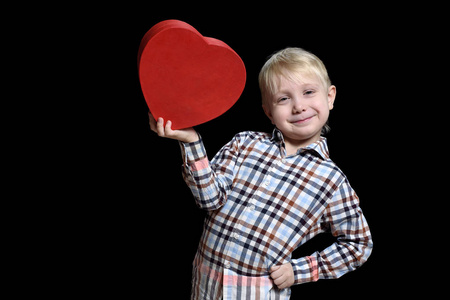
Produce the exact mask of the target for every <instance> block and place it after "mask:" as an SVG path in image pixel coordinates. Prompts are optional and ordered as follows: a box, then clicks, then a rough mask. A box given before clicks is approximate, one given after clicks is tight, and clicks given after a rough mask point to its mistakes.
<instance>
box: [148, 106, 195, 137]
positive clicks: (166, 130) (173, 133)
mask: <svg viewBox="0 0 450 300" xmlns="http://www.w3.org/2000/svg"><path fill="white" fill-rule="evenodd" d="M148 117H149V124H150V129H151V130H152V131H154V132H156V133H157V134H158V135H159V136H160V137H165V138H169V139H174V140H178V141H180V142H184V143H193V142H196V141H198V140H199V138H198V134H197V132H196V131H195V130H194V128H192V127H191V128H186V129H180V130H172V121H170V120H168V121H167V122H166V126H164V119H163V118H158V120H155V118H154V117H153V116H152V115H151V114H150V112H149V113H148Z"/></svg>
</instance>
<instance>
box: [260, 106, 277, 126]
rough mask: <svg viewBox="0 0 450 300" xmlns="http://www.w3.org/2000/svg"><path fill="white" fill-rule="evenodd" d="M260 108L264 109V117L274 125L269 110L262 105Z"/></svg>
mask: <svg viewBox="0 0 450 300" xmlns="http://www.w3.org/2000/svg"><path fill="white" fill-rule="evenodd" d="M262 108H263V109H264V113H265V114H266V116H267V117H268V118H269V119H270V121H271V122H272V124H275V123H274V122H273V117H272V112H271V111H270V108H267V106H266V105H265V104H263V105H262Z"/></svg>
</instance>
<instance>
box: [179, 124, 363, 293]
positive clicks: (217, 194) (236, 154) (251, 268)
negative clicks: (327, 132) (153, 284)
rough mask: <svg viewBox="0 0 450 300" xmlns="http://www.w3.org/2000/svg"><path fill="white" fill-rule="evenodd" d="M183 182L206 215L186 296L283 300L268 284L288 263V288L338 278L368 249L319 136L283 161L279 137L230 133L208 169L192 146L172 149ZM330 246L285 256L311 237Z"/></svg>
mask: <svg viewBox="0 0 450 300" xmlns="http://www.w3.org/2000/svg"><path fill="white" fill-rule="evenodd" d="M180 145H181V148H182V155H183V178H184V180H185V181H186V183H187V184H188V186H189V188H190V189H191V191H192V193H193V195H194V197H195V200H196V203H197V205H198V206H199V207H200V208H202V209H205V210H207V211H208V214H207V216H206V219H205V223H204V231H203V235H202V238H201V241H200V244H199V247H198V250H197V254H196V256H195V259H194V263H193V279H192V284H193V286H192V296H191V299H208V300H209V299H269V298H270V299H289V297H290V289H289V288H287V289H283V290H279V289H277V288H276V286H274V284H273V282H272V280H271V279H270V274H269V270H270V268H271V267H272V266H274V265H281V264H285V263H291V264H292V267H293V270H294V277H295V284H300V283H305V282H311V281H317V280H318V279H324V278H338V277H340V276H342V275H343V274H345V273H347V272H349V271H352V270H354V269H355V268H357V267H359V266H360V265H361V264H363V263H364V262H365V261H366V260H367V258H368V257H369V255H370V253H371V250H372V239H371V235H370V231H369V227H368V225H367V222H366V220H365V218H364V215H363V213H362V211H361V209H360V207H359V200H358V197H357V195H356V194H355V192H354V191H353V189H352V188H351V186H350V184H349V182H348V180H347V178H346V177H345V175H344V174H343V173H342V171H341V170H340V169H339V168H338V167H336V165H335V164H334V163H333V162H332V161H331V160H330V158H329V154H328V147H327V143H326V139H325V138H323V137H321V139H320V140H319V141H318V142H316V143H313V144H311V145H309V146H307V147H305V148H301V149H299V150H298V151H297V153H296V154H295V155H290V156H286V151H285V145H284V140H283V135H282V134H281V132H280V131H279V130H278V129H276V128H275V130H274V132H273V134H272V135H270V134H267V133H258V132H243V133H240V134H237V135H236V136H235V137H234V138H233V139H232V140H231V141H230V142H229V143H228V144H227V145H225V146H224V147H223V148H222V149H221V150H220V151H219V152H218V153H217V154H216V156H215V157H214V158H213V160H212V161H211V162H209V161H208V157H207V154H206V151H205V148H204V146H203V142H202V140H201V139H200V140H199V141H197V142H194V143H180ZM330 231H331V234H333V236H335V237H336V238H337V241H336V242H335V243H334V244H332V245H331V246H329V247H328V248H326V249H324V250H323V251H320V252H319V251H317V252H315V253H312V254H311V255H310V256H306V257H300V258H292V257H291V254H292V252H293V251H294V250H295V249H296V248H297V247H299V246H301V245H302V244H304V243H305V242H307V241H308V240H309V239H311V238H313V237H314V236H316V235H317V234H319V233H322V232H330Z"/></svg>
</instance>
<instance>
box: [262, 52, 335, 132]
mask: <svg viewBox="0 0 450 300" xmlns="http://www.w3.org/2000/svg"><path fill="white" fill-rule="evenodd" d="M279 76H282V77H284V78H286V79H288V80H290V81H297V82H298V81H300V80H301V78H300V77H301V76H303V77H305V76H306V77H315V78H317V79H318V80H319V81H320V83H321V84H322V86H323V88H324V89H325V90H328V88H329V87H330V86H331V80H330V78H329V77H328V72H327V69H326V68H325V65H324V64H323V62H322V61H321V60H320V59H319V58H318V57H317V56H315V55H314V54H312V53H311V52H308V51H306V50H303V49H302V48H286V49H283V50H280V51H278V52H276V53H274V54H273V55H272V56H271V57H270V58H269V59H268V60H267V61H266V63H265V64H264V66H263V67H262V68H261V71H260V72H259V76H258V81H259V88H260V90H261V97H262V102H263V104H265V103H268V102H269V101H271V97H272V96H273V95H274V94H275V93H276V92H277V91H278V78H279ZM329 130H330V128H329V126H328V125H327V124H326V125H325V126H324V128H323V129H322V133H326V132H328V131H329Z"/></svg>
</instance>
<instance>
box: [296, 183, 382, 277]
mask: <svg viewBox="0 0 450 300" xmlns="http://www.w3.org/2000/svg"><path fill="white" fill-rule="evenodd" d="M322 222H323V226H325V227H328V228H329V229H330V231H331V234H333V236H335V237H336V238H337V241H336V242H335V243H334V244H332V245H331V246H329V247H328V248H326V249H324V250H323V251H320V252H319V251H317V252H314V253H313V254H311V255H310V256H307V257H302V258H300V259H293V260H292V266H293V269H294V275H295V283H296V284H299V283H305V282H311V281H317V280H319V279H331V278H339V277H341V276H342V275H344V274H345V273H347V272H350V271H353V270H354V269H356V268H358V267H359V266H361V265H362V264H363V263H364V262H366V260H367V259H368V258H369V256H370V254H371V252H372V247H373V242H372V237H371V234H370V230H369V227H368V224H367V221H366V219H365V217H364V215H363V213H362V210H361V208H360V207H359V199H358V196H357V195H356V193H355V192H354V190H353V189H352V188H351V187H350V184H349V183H348V181H347V180H344V182H343V184H342V185H341V186H340V188H339V189H338V190H337V191H336V192H335V193H334V195H333V198H332V200H331V201H330V203H329V205H328V206H327V208H326V211H325V214H324V215H323V217H322Z"/></svg>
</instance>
